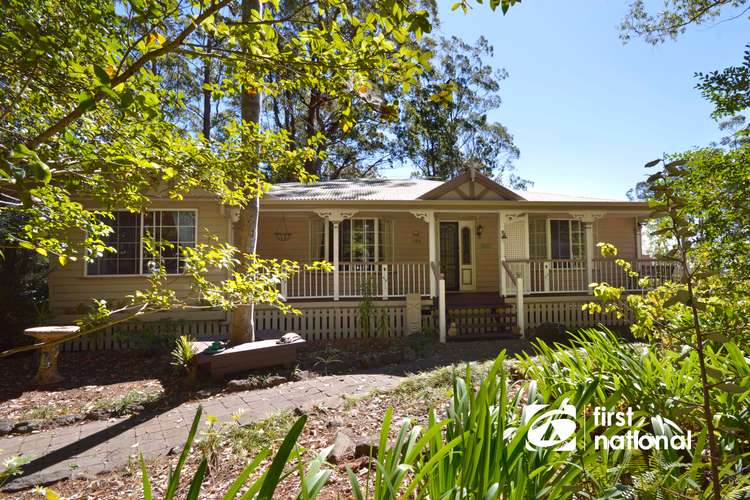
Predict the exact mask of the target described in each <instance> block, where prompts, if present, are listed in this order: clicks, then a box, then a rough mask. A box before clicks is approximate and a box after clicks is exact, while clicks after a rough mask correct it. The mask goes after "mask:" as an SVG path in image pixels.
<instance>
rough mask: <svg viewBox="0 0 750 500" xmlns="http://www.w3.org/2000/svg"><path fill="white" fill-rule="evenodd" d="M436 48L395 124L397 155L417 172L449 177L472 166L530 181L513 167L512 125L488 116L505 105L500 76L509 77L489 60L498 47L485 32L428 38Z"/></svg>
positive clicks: (520, 182) (513, 181) (516, 182)
mask: <svg viewBox="0 0 750 500" xmlns="http://www.w3.org/2000/svg"><path fill="white" fill-rule="evenodd" d="M426 45H427V48H429V49H430V50H431V51H434V54H435V55H434V57H433V59H432V61H431V69H430V70H429V71H426V72H425V73H423V74H422V75H421V76H420V79H419V82H418V83H417V85H415V86H414V87H413V88H412V90H411V91H410V92H409V93H408V94H407V95H406V96H405V97H404V101H403V102H402V112H401V115H400V117H399V119H398V121H397V122H396V123H395V125H394V135H395V138H396V139H395V144H394V146H393V148H394V156H400V159H401V160H403V161H407V162H409V163H410V164H412V165H413V166H414V171H415V174H416V175H418V176H420V177H425V178H432V179H449V178H451V177H453V176H454V175H456V174H457V173H459V172H461V171H463V170H465V169H466V168H468V167H469V166H473V167H475V168H477V169H478V170H479V171H481V172H483V173H485V174H487V175H489V176H494V177H496V178H497V179H498V180H499V181H505V182H508V183H509V184H510V185H511V186H513V187H525V186H526V185H528V184H529V181H527V180H524V179H521V178H519V177H518V176H516V175H515V174H514V173H513V167H512V165H511V162H512V160H514V159H516V158H518V154H519V153H518V148H517V147H516V146H515V144H514V143H513V136H512V135H511V134H510V133H509V132H508V130H507V128H506V127H505V126H503V125H502V124H500V123H498V122H493V121H492V120H490V119H489V118H488V116H487V114H488V113H489V112H490V111H493V110H495V109H497V108H498V107H500V105H501V103H502V99H501V98H500V95H499V90H500V82H501V81H502V80H503V79H505V78H506V77H507V73H506V72H505V71H504V70H496V69H494V68H493V67H492V66H491V65H490V64H488V63H487V62H486V60H487V58H490V57H492V54H493V48H492V46H491V45H490V44H489V42H488V41H487V40H486V39H485V38H480V39H479V40H478V41H477V43H476V44H475V45H473V46H472V45H469V44H468V43H466V42H464V41H462V40H461V39H459V38H456V37H453V38H450V39H439V40H427V41H426Z"/></svg>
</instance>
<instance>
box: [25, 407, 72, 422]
mask: <svg viewBox="0 0 750 500" xmlns="http://www.w3.org/2000/svg"><path fill="white" fill-rule="evenodd" d="M60 410H62V409H61V408H55V407H54V406H53V405H44V406H35V407H34V408H29V409H28V410H26V411H24V412H23V413H22V414H21V420H51V419H53V418H55V417H57V416H58V415H62V414H63V413H61V411H60Z"/></svg>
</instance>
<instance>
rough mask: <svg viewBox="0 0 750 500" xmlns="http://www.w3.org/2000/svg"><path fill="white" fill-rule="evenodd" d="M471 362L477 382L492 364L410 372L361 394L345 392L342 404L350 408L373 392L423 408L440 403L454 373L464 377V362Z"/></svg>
mask: <svg viewBox="0 0 750 500" xmlns="http://www.w3.org/2000/svg"><path fill="white" fill-rule="evenodd" d="M467 364H468V365H470V366H471V378H472V381H473V382H474V383H476V384H479V383H480V382H481V381H482V379H483V378H484V376H485V375H486V374H487V372H488V371H489V369H490V367H491V366H492V362H491V361H483V362H479V363H477V362H472V363H462V364H458V365H450V366H441V367H440V368H435V369H434V370H430V371H425V372H420V373H417V374H413V375H409V376H408V377H407V378H406V379H405V380H404V381H403V382H401V383H400V384H398V385H397V386H396V387H393V388H390V389H385V390H381V389H375V390H374V391H372V392H370V393H368V394H365V395H363V396H359V397H356V396H348V395H345V396H344V400H345V403H344V408H345V409H347V410H351V409H352V408H354V407H355V406H356V405H357V404H358V403H359V402H361V401H365V400H369V399H372V398H373V397H375V396H392V397H396V398H397V399H399V400H402V401H405V402H407V401H408V402H410V403H412V404H413V403H416V402H418V403H419V404H420V405H422V406H424V407H425V408H431V407H433V406H434V405H435V404H438V403H442V402H444V401H445V399H446V398H447V397H450V396H451V394H452V393H453V375H454V374H457V375H458V376H459V377H463V376H464V374H465V373H466V365H467Z"/></svg>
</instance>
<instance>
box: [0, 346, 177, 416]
mask: <svg viewBox="0 0 750 500" xmlns="http://www.w3.org/2000/svg"><path fill="white" fill-rule="evenodd" d="M37 364H38V361H37V357H36V356H35V355H23V356H15V357H12V358H9V359H4V360H2V362H0V418H5V419H12V420H23V419H29V420H34V419H41V420H48V419H51V418H53V417H55V416H61V415H70V414H84V413H86V412H88V411H93V410H96V409H99V408H106V407H108V406H109V407H111V406H113V405H117V404H120V403H124V402H126V401H127V400H130V399H132V400H136V399H139V398H140V399H142V400H153V399H156V398H159V397H162V396H163V395H164V394H165V392H166V391H168V390H169V388H170V387H175V386H179V383H178V380H179V379H178V377H177V376H176V375H175V374H174V373H173V370H172V367H171V366H170V365H169V358H168V355H164V354H162V355H154V354H153V353H149V352H139V351H128V352H124V351H102V352H75V353H73V352H66V353H61V354H60V357H59V367H60V373H61V374H62V375H63V376H64V377H65V380H64V381H63V382H62V383H60V384H59V385H57V386H54V387H52V388H46V389H34V388H32V387H31V386H30V382H31V379H32V377H33V376H34V373H35V371H36V367H37ZM138 393H140V394H138Z"/></svg>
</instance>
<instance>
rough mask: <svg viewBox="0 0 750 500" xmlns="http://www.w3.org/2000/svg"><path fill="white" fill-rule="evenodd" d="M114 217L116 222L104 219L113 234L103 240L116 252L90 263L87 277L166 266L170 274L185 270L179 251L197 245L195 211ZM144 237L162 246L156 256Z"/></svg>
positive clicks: (145, 271) (124, 213) (117, 213)
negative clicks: (149, 248) (148, 247)
mask: <svg viewBox="0 0 750 500" xmlns="http://www.w3.org/2000/svg"><path fill="white" fill-rule="evenodd" d="M112 214H113V216H114V219H106V220H105V223H106V224H108V225H109V226H111V227H112V233H111V234H110V235H109V236H107V237H106V238H105V240H104V241H105V243H106V244H107V245H109V246H111V247H113V248H114V249H115V252H107V253H106V254H105V255H104V256H102V257H99V258H96V259H94V260H93V261H91V262H89V263H87V264H86V275H87V276H127V275H139V274H148V273H150V272H151V271H152V270H153V269H154V268H155V266H164V267H165V268H166V271H167V273H168V274H179V273H181V272H182V271H183V270H184V267H185V263H184V260H183V258H182V252H181V250H180V249H181V248H184V247H193V246H195V241H196V211H195V210H149V211H147V212H145V213H142V214H137V213H131V212H127V211H123V210H118V211H114V212H113V213H112ZM144 236H147V237H149V238H151V239H152V240H154V241H155V242H157V243H160V245H157V249H156V251H154V252H153V253H149V251H148V250H147V249H146V248H145V246H146V245H144ZM159 247H160V248H159Z"/></svg>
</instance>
